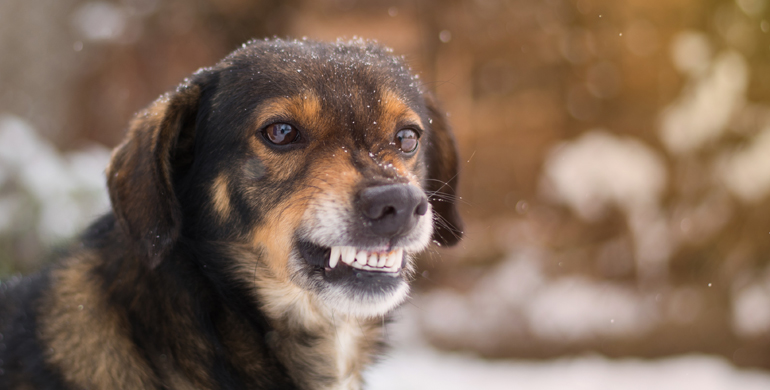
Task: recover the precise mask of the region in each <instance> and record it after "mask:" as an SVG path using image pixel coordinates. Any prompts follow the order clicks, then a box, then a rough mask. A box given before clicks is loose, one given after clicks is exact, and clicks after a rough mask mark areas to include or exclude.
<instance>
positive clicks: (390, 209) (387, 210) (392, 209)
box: [379, 206, 398, 218]
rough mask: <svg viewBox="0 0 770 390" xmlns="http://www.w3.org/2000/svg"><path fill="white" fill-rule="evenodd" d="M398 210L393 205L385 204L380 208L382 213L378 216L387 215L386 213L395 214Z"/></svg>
mask: <svg viewBox="0 0 770 390" xmlns="http://www.w3.org/2000/svg"><path fill="white" fill-rule="evenodd" d="M396 214H398V212H397V211H396V208H395V207H393V206H385V208H383V209H382V214H381V215H380V216H379V218H384V217H387V216H388V215H396Z"/></svg>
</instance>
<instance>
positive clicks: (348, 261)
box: [296, 241, 406, 276]
mask: <svg viewBox="0 0 770 390" xmlns="http://www.w3.org/2000/svg"><path fill="white" fill-rule="evenodd" d="M296 246H297V249H298V251H299V253H300V255H301V256H302V257H303V259H304V260H305V261H306V262H307V263H308V264H310V265H311V266H314V267H316V268H320V269H323V270H324V271H326V272H327V273H328V272H333V271H335V270H338V269H339V270H341V269H349V270H353V271H355V272H356V273H373V274H380V273H381V274H389V275H393V276H395V275H399V274H400V273H401V269H403V267H404V266H405V265H406V264H405V263H406V256H405V252H404V248H395V249H394V248H389V249H385V247H382V248H374V249H370V248H366V249H359V248H357V247H355V246H352V245H351V246H332V247H328V246H323V245H320V244H316V243H313V242H309V241H298V242H297V244H296ZM346 252H347V253H346ZM332 254H334V255H335V256H337V259H335V260H332V258H331V256H332Z"/></svg>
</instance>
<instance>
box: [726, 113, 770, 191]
mask: <svg viewBox="0 0 770 390" xmlns="http://www.w3.org/2000/svg"><path fill="white" fill-rule="evenodd" d="M718 171H719V177H720V179H721V180H722V181H723V182H724V184H725V185H726V186H727V188H728V189H729V190H730V192H732V193H733V194H734V195H736V196H737V197H738V198H739V199H741V200H742V201H744V202H746V203H756V202H758V201H761V200H762V199H763V198H764V197H765V196H766V195H767V194H768V193H770V128H768V129H765V130H764V131H762V132H761V133H760V134H759V135H757V136H756V137H755V139H754V140H752V142H751V143H750V145H748V147H746V148H743V149H740V150H736V151H733V152H728V153H726V154H725V155H724V157H723V158H722V161H721V164H719V169H718Z"/></svg>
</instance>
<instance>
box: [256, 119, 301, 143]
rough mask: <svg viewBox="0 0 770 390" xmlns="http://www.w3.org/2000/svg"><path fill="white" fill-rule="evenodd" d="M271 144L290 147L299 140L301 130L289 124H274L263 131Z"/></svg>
mask: <svg viewBox="0 0 770 390" xmlns="http://www.w3.org/2000/svg"><path fill="white" fill-rule="evenodd" d="M262 133H263V134H264V135H265V138H267V140H268V141H270V143H273V144H275V145H288V144H290V143H292V142H294V141H296V140H297V139H299V130H297V128H296V127H294V126H292V125H290V124H288V123H273V124H272V125H269V126H267V127H265V130H263V131H262Z"/></svg>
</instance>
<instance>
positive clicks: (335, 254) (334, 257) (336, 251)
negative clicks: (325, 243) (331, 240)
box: [329, 246, 342, 268]
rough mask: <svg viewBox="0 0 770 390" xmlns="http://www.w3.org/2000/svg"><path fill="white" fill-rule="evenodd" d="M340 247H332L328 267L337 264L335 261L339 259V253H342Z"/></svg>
mask: <svg viewBox="0 0 770 390" xmlns="http://www.w3.org/2000/svg"><path fill="white" fill-rule="evenodd" d="M341 249H342V248H340V247H338V246H333V247H332V254H331V256H329V268H334V267H336V266H337V261H339V259H340V255H341V254H342V253H341V252H342V250H341Z"/></svg>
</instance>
